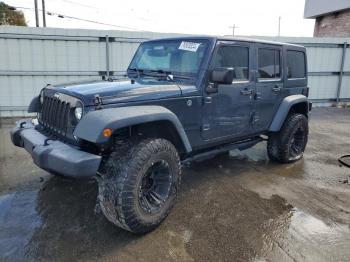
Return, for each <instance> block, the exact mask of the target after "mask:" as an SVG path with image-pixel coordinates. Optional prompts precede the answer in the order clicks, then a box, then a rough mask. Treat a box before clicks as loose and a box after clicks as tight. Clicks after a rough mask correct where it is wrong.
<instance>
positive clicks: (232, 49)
mask: <svg viewBox="0 0 350 262" xmlns="http://www.w3.org/2000/svg"><path fill="white" fill-rule="evenodd" d="M218 67H230V68H233V70H234V72H235V77H234V80H233V81H244V80H248V78H249V48H248V47H243V46H220V47H219V49H218V50H217V52H216V54H215V55H214V57H213V60H212V68H218Z"/></svg>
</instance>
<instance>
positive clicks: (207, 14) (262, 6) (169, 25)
mask: <svg viewBox="0 0 350 262" xmlns="http://www.w3.org/2000/svg"><path fill="white" fill-rule="evenodd" d="M2 1H4V2H5V3H6V4H8V5H11V6H15V7H25V8H34V0H2ZM41 1H42V0H38V4H39V9H41ZM304 4H305V0H215V1H205V0H202V1H195V0H192V1H191V0H175V1H166V0H163V1H161V0H147V1H146V0H129V1H125V0H124V1H119V0H85V1H84V0H45V6H46V11H48V12H53V13H56V14H61V15H63V16H72V17H76V18H81V19H87V20H93V21H96V22H100V23H106V24H111V25H100V24H96V23H90V22H85V21H78V20H75V19H70V18H67V17H65V18H59V17H58V16H57V15H52V16H48V15H47V16H46V21H47V22H46V23H47V26H48V27H61V28H86V29H108V30H110V29H115V30H142V31H153V32H166V33H186V34H207V35H232V28H230V27H232V25H235V26H236V27H237V28H236V29H235V35H242V36H249V35H255V36H276V35H278V20H279V17H281V31H280V32H281V33H280V34H281V36H312V34H313V27H314V20H313V19H304V18H303V13H304ZM19 10H22V11H23V12H24V15H25V19H26V21H27V22H28V25H29V26H35V15H34V10H28V9H19ZM39 17H40V25H42V15H41V13H40V15H39ZM112 25H114V26H112Z"/></svg>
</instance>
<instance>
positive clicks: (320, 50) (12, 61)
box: [0, 27, 350, 117]
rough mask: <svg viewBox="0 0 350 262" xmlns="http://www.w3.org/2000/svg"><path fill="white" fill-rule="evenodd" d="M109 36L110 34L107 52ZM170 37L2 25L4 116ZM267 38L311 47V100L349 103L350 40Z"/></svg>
mask: <svg viewBox="0 0 350 262" xmlns="http://www.w3.org/2000/svg"><path fill="white" fill-rule="evenodd" d="M106 35H108V36H109V44H108V46H109V55H108V56H107V54H106V47H107V45H106V37H105V36H106ZM169 36H176V35H175V34H160V33H148V32H125V31H102V30H78V29H55V28H24V27H0V58H1V59H0V117H1V116H5V117H7V116H23V115H25V114H26V109H27V106H28V104H29V102H30V100H31V99H32V97H34V96H35V95H37V94H38V93H39V91H40V89H41V88H43V87H44V86H45V85H47V84H57V83H63V82H71V81H79V80H87V79H101V75H106V71H107V69H108V68H107V63H106V61H107V57H108V58H109V71H110V74H118V73H121V72H123V71H125V69H126V67H127V65H128V64H129V61H130V60H131V58H132V55H133V54H134V52H135V50H136V48H137V47H138V45H139V43H140V42H142V41H144V40H146V39H151V38H161V37H169ZM260 38H264V37H260ZM268 39H270V40H278V41H284V42H291V43H299V44H304V45H306V46H307V53H308V67H309V72H310V73H309V86H310V98H311V99H313V101H314V102H315V103H316V104H318V105H329V104H330V103H333V102H334V101H335V99H336V97H337V91H338V90H340V96H339V98H340V101H341V102H346V101H350V54H349V52H347V54H346V56H344V70H343V71H344V75H343V76H342V83H341V85H339V83H340V81H339V80H340V71H341V70H340V69H341V61H342V57H343V51H344V49H343V43H344V42H347V43H350V38H268ZM346 47H347V49H349V48H350V46H349V45H347V46H346ZM345 50H346V49H345ZM339 87H340V89H339ZM325 103H326V104H325Z"/></svg>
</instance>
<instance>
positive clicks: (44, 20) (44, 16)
mask: <svg viewBox="0 0 350 262" xmlns="http://www.w3.org/2000/svg"><path fill="white" fill-rule="evenodd" d="M41 3H42V8H43V27H46V12H45V0H42V1H41Z"/></svg>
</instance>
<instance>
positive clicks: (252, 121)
mask: <svg viewBox="0 0 350 262" xmlns="http://www.w3.org/2000/svg"><path fill="white" fill-rule="evenodd" d="M308 92H309V89H308V87H307V67H306V53H305V48H304V47H302V46H297V45H291V44H283V43H275V42H265V41H256V40H251V39H238V38H237V39H226V38H216V37H182V38H170V39H161V40H152V41H147V42H144V43H142V44H141V45H140V46H139V48H138V50H137V52H136V54H135V55H134V57H133V59H132V61H131V63H130V65H129V67H128V69H127V73H126V75H124V76H120V77H115V78H113V77H110V78H108V79H104V80H101V81H94V82H87V83H76V84H67V85H60V86H51V85H49V86H47V87H45V88H43V89H42V90H41V92H40V94H39V95H38V96H37V97H35V98H34V99H33V100H32V102H31V103H30V105H29V110H28V112H31V113H33V112H35V113H37V118H36V119H30V120H28V119H27V120H21V121H18V122H17V127H15V128H14V129H13V130H12V131H11V138H12V141H13V144H14V145H16V146H19V147H24V148H25V149H26V150H27V151H28V152H29V153H30V154H31V156H32V158H33V160H34V163H35V164H36V165H38V166H39V167H41V168H42V169H45V170H47V171H48V172H50V173H53V174H60V175H64V176H70V177H76V178H80V177H92V176H94V177H96V178H97V180H98V186H99V195H98V202H99V204H100V206H101V209H102V212H103V213H104V215H105V216H106V217H107V219H108V220H110V221H111V222H112V223H114V224H116V225H118V226H120V227H122V228H124V229H126V230H129V231H131V232H134V233H144V232H148V231H150V230H152V229H154V228H155V227H156V226H158V225H159V224H160V223H161V222H162V221H163V220H164V219H165V217H166V216H167V215H168V213H169V212H170V210H171V208H172V206H173V205H174V202H175V199H176V196H177V193H178V191H179V186H180V179H181V166H182V164H183V163H186V162H190V161H193V160H201V159H205V158H208V157H211V156H214V155H216V154H218V153H222V152H227V151H229V150H231V149H239V150H242V149H246V148H249V147H252V146H254V145H255V144H256V143H258V142H260V141H263V140H267V153H268V156H269V157H270V159H271V160H273V161H278V162H281V163H289V162H293V161H296V160H298V159H300V158H301V157H302V156H303V152H304V150H305V147H306V143H307V139H308V113H309V110H310V109H311V103H309V102H308V98H307V97H308Z"/></svg>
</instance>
